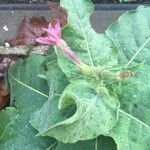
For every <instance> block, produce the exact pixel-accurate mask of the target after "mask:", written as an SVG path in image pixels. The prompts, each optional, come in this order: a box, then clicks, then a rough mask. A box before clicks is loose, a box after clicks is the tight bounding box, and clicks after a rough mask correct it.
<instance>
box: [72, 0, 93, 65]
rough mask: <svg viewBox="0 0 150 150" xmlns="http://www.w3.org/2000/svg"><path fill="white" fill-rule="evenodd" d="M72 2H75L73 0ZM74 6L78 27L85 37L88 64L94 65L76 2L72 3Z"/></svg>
mask: <svg viewBox="0 0 150 150" xmlns="http://www.w3.org/2000/svg"><path fill="white" fill-rule="evenodd" d="M73 3H75V1H74V0H73ZM74 8H75V12H76V14H77V18H78V20H79V24H80V27H81V30H82V33H83V36H84V39H85V43H86V47H87V52H88V55H89V60H90V65H91V66H94V63H93V60H92V53H91V50H90V47H89V44H88V40H87V38H86V34H85V31H84V27H83V25H82V22H81V20H80V18H79V13H78V11H77V10H78V9H77V8H76V4H74Z"/></svg>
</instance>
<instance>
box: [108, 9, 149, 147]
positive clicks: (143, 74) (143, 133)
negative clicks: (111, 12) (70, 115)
mask: <svg viewBox="0 0 150 150" xmlns="http://www.w3.org/2000/svg"><path fill="white" fill-rule="evenodd" d="M149 13H150V8H144V7H139V8H138V9H137V10H134V11H130V12H127V13H125V14H124V15H123V16H121V17H120V18H119V20H118V21H116V22H115V23H113V24H112V25H111V26H110V27H109V28H108V29H107V30H106V34H107V35H108V36H109V37H110V38H111V39H112V41H113V42H114V43H115V44H116V47H117V48H118V50H119V52H120V54H119V63H121V64H124V65H125V66H126V67H127V66H129V65H130V64H135V63H141V62H143V61H144V64H143V66H141V68H140V69H139V71H137V72H136V73H135V75H134V76H133V77H132V78H129V79H126V80H124V81H123V83H122V93H121V94H120V95H118V96H119V101H120V103H121V108H120V117H119V118H120V119H119V121H118V123H117V125H116V126H115V128H114V130H112V132H111V135H112V137H114V139H115V142H116V143H117V146H118V149H120V150H123V149H125V150H126V149H130V150H132V149H137V150H141V149H142V150H148V149H149V147H150V145H149V141H150V101H149V99H150V78H149V74H150V61H149V57H150V19H149ZM118 131H120V132H118Z"/></svg>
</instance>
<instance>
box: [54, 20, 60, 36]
mask: <svg viewBox="0 0 150 150" xmlns="http://www.w3.org/2000/svg"><path fill="white" fill-rule="evenodd" d="M54 30H55V33H56V34H57V36H58V37H59V38H60V37H61V26H60V23H59V20H57V22H56V24H55V26H54Z"/></svg>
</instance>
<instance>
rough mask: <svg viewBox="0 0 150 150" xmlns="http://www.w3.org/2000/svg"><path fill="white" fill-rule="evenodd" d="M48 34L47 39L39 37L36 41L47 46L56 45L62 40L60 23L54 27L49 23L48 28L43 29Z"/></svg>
mask: <svg viewBox="0 0 150 150" xmlns="http://www.w3.org/2000/svg"><path fill="white" fill-rule="evenodd" d="M42 29H43V30H44V31H46V32H47V36H46V37H39V38H37V39H36V41H37V42H39V43H42V44H46V45H55V44H56V43H58V42H59V41H60V39H61V27H60V23H59V21H57V22H56V24H55V25H54V27H52V25H51V23H49V25H48V28H47V29H46V28H42Z"/></svg>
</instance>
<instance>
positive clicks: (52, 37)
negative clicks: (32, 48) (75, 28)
mask: <svg viewBox="0 0 150 150" xmlns="http://www.w3.org/2000/svg"><path fill="white" fill-rule="evenodd" d="M42 29H43V30H44V31H46V32H47V36H46V37H39V38H37V39H36V41H37V42H39V43H42V44H46V45H54V46H56V47H58V48H60V49H62V50H63V52H64V53H65V54H66V55H67V56H68V57H69V58H70V59H71V60H72V61H73V62H74V63H75V64H77V65H80V64H81V62H80V60H79V58H78V57H77V56H76V55H75V54H74V52H73V51H72V50H71V49H70V47H69V46H68V45H67V43H66V42H65V41H64V40H63V39H62V38H61V27H60V23H59V21H57V23H56V24H55V25H54V27H52V25H51V23H49V25H48V28H47V29H46V28H42Z"/></svg>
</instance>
